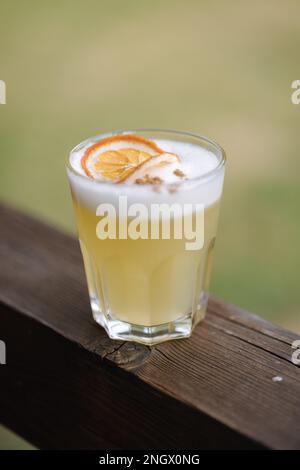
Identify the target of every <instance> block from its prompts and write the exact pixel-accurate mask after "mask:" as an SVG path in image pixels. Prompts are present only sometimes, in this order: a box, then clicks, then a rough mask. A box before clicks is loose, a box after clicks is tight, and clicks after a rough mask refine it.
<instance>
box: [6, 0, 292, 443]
mask: <svg viewBox="0 0 300 470" xmlns="http://www.w3.org/2000/svg"><path fill="white" fill-rule="evenodd" d="M0 12H1V13H0V14H1V20H0V21H1V28H0V79H2V80H5V81H6V84H7V104H6V105H5V106H0V199H2V200H4V201H7V202H9V203H11V204H14V205H16V206H18V207H20V208H22V209H24V210H26V211H28V212H30V213H32V214H34V215H36V216H37V217H40V218H42V219H45V220H47V221H49V222H50V223H52V224H55V225H57V226H58V227H62V228H64V229H67V230H69V231H74V222H73V213H72V207H71V201H70V195H69V188H68V185H67V180H66V176H65V170H64V158H65V156H66V154H67V153H68V151H69V150H70V149H71V148H72V147H73V146H74V145H75V144H77V143H78V142H80V141H81V140H82V139H84V138H86V137H88V136H91V135H94V134H98V133H101V132H106V131H109V130H111V129H118V128H135V127H162V128H175V129H181V130H189V131H194V132H197V133H200V134H203V135H207V136H208V137H211V138H213V139H215V140H217V141H218V142H219V143H220V144H221V145H222V146H223V147H224V148H225V150H226V152H227V156H228V163H227V173H226V182H225V192H224V199H223V203H222V213H221V220H220V226H219V236H218V241H217V250H216V256H215V265H214V272H213V280H212V287H211V290H212V292H213V293H214V294H216V295H217V296H219V297H221V298H224V299H226V300H227V301H230V302H233V303H235V304H238V305H240V306H242V307H245V308H246V309H249V310H251V311H254V312H255V313H257V314H259V315H261V316H263V317H265V318H267V319H270V320H272V321H273V322H276V323H279V324H281V325H284V326H286V327H288V328H290V329H293V330H295V331H297V332H300V318H299V313H298V312H299V304H300V289H299V285H298V284H299V274H298V271H299V262H300V250H299V246H298V243H299V240H300V218H299V198H300V185H299V169H300V165H299V148H300V145H299V144H300V132H299V122H300V105H299V106H296V105H293V104H292V103H291V91H292V90H291V82H292V81H293V80H295V79H299V78H300V65H299V51H300V3H299V2H298V1H292V0H288V1H286V2H282V1H280V0H273V1H272V2H271V1H270V2H269V1H267V2H261V1H258V0H253V1H252V2H244V1H234V0H227V1H226V2H224V1H221V0H219V1H208V0H207V1H206V0H205V1H199V0H198V1H196V0H194V1H193V0H187V1H178V0H151V1H145V0H139V1H137V0H131V1H127V0H118V1H117V0H101V1H99V0H98V1H96V0H85V1H82V0H78V1H76V2H74V1H67V0H61V1H60V2H56V1H50V0H44V1H43V2H38V1H37V0H35V1H34V0H27V1H26V2H21V1H16V0H10V1H7V0H6V1H3V0H0ZM11 446H18V442H17V441H16V440H15V437H14V436H10V437H9V435H8V434H6V432H5V431H3V433H2V434H0V447H2V448H8V447H11Z"/></svg>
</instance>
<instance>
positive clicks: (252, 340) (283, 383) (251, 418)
mask: <svg viewBox="0 0 300 470" xmlns="http://www.w3.org/2000/svg"><path fill="white" fill-rule="evenodd" d="M0 220H1V231H0V263H1V265H0V339H1V340H2V341H4V342H5V344H6V353H7V357H6V365H0V375H1V386H0V399H1V406H0V419H1V421H2V422H3V423H4V424H5V425H7V426H9V427H10V428H12V429H13V430H15V431H16V432H18V433H19V434H21V435H22V436H24V437H25V438H27V439H28V440H29V441H31V442H33V443H34V444H35V445H37V446H38V447H40V448H61V449H69V448H73V449H75V448H81V449H83V448H98V449H100V448H111V449H113V448H122V449H133V448H144V449H151V448H156V449H158V448H172V449H181V448H190V449H191V448H197V449H205V448H234V449H238V448H274V449H277V448H281V449H284V448H289V449H293V448H299V447H300V374H299V372H300V368H298V367H297V366H296V365H294V364H293V363H292V362H291V354H292V349H291V344H292V342H293V341H294V340H295V339H297V336H296V335H295V334H293V333H291V332H288V331H285V330H283V329H282V328H279V327H277V326H274V325H272V324H271V323H269V322H266V321H264V320H262V319H261V318H259V317H257V316H255V315H251V314H249V313H247V312H244V311H242V310H240V309H239V308H237V307H234V306H232V305H228V304H225V303H224V302H221V301H219V300H216V299H214V298H211V299H210V301H209V309H208V314H207V316H206V319H205V320H204V321H203V322H202V323H201V324H200V325H199V326H198V327H197V328H196V329H195V331H194V333H193V335H192V337H191V338H189V339H186V340H179V341H173V342H169V343H163V344H160V345H158V346H155V347H153V348H149V347H144V346H140V345H137V344H132V343H124V342H117V341H111V340H110V339H109V338H108V337H107V335H106V334H105V332H104V331H103V330H102V329H101V328H100V327H98V326H97V325H96V324H95V323H94V321H93V320H92V316H91V312H90V307H89V302H88V295H87V288H86V283H85V277H84V273H83V267H82V261H81V255H80V252H79V247H78V242H77V241H76V240H75V238H72V237H70V236H69V235H66V234H63V233H61V232H59V231H58V230H56V229H54V228H51V227H49V226H48V225H46V224H44V223H41V222H40V221H37V220H34V219H32V218H30V217H28V216H26V215H23V214H22V213H20V212H17V211H15V210H12V209H9V208H7V207H5V206H2V207H1V208H0Z"/></svg>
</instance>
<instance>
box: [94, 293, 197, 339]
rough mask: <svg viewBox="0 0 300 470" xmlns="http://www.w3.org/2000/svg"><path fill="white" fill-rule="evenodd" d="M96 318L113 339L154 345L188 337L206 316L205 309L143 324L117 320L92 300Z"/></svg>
mask: <svg viewBox="0 0 300 470" xmlns="http://www.w3.org/2000/svg"><path fill="white" fill-rule="evenodd" d="M91 305H92V311H93V317H94V320H95V321H96V322H97V323H98V324H99V325H101V326H102V327H103V328H104V329H105V331H106V332H107V334H108V336H109V337H110V338H111V339H116V340H123V341H134V342H136V343H142V344H146V345H148V346H153V345H154V344H158V343H162V342H163V341H170V340H173V339H180V338H188V337H189V336H190V335H191V333H192V330H193V328H194V326H195V325H196V324H197V323H198V322H199V321H200V320H201V319H203V317H204V313H205V312H204V311H202V312H198V314H197V315H196V316H193V315H192V314H191V313H189V314H188V315H185V316H183V317H181V318H179V319H177V320H174V321H172V322H170V323H164V324H162V325H154V326H143V325H134V324H131V323H126V322H124V321H121V320H117V319H116V318H113V317H112V316H110V315H104V314H103V313H102V312H101V311H100V310H99V307H98V304H97V303H96V302H93V301H91Z"/></svg>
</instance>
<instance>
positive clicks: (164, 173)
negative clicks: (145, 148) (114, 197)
mask: <svg viewBox="0 0 300 470" xmlns="http://www.w3.org/2000/svg"><path fill="white" fill-rule="evenodd" d="M179 162H180V159H179V157H178V156H177V155H176V154H175V153H161V154H159V155H155V156H154V157H152V158H150V159H147V160H145V161H144V162H141V163H140V165H138V166H137V167H136V168H135V169H134V170H133V171H132V172H131V173H130V174H129V175H127V176H126V177H125V178H124V179H122V180H121V181H122V182H123V181H124V182H126V183H137V184H148V183H151V184H158V183H162V182H163V181H169V180H170V178H171V179H172V180H174V176H173V175H174V172H176V170H177V168H178V164H179ZM121 181H120V182H121Z"/></svg>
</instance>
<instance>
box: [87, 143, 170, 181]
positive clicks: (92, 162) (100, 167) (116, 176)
mask: <svg viewBox="0 0 300 470" xmlns="http://www.w3.org/2000/svg"><path fill="white" fill-rule="evenodd" d="M161 153H163V150H161V149H160V148H159V147H158V146H157V145H156V144H155V143H154V142H151V140H148V139H145V138H144V137H140V136H137V135H131V134H124V135H115V136H112V137H107V138H105V139H103V140H100V141H99V142H96V143H95V144H93V145H92V146H91V147H89V148H88V149H87V150H86V151H85V153H84V155H83V157H82V159H81V165H82V168H83V169H84V171H85V173H86V175H87V176H89V177H90V178H94V179H97V180H106V181H112V182H115V183H117V182H120V181H124V180H125V179H126V178H127V177H128V176H129V175H130V174H131V173H132V172H133V171H134V170H135V169H136V167H137V166H139V165H140V164H142V163H144V162H145V161H147V160H149V159H151V157H153V156H154V155H159V154H161Z"/></svg>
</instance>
